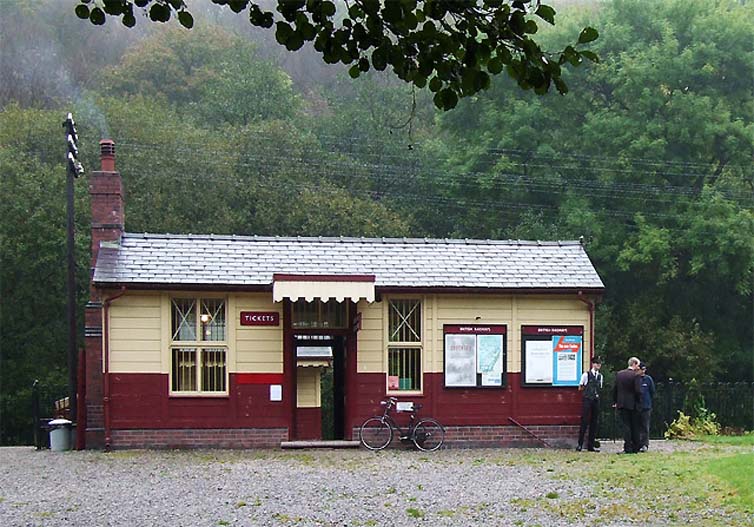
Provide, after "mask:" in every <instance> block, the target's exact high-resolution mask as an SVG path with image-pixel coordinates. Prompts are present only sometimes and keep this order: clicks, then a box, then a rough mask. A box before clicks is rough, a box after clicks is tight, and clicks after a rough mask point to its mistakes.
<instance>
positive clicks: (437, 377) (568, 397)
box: [346, 373, 581, 429]
mask: <svg viewBox="0 0 754 527" xmlns="http://www.w3.org/2000/svg"><path fill="white" fill-rule="evenodd" d="M443 382H444V381H443V374H442V373H427V374H424V383H425V386H424V395H421V396H405V397H398V399H399V400H405V401H416V402H419V403H421V404H423V405H424V407H423V408H422V410H421V412H420V415H426V416H431V417H435V418H436V419H437V420H438V421H440V422H441V423H442V424H443V425H447V426H453V425H455V426H463V425H466V426H470V425H477V426H482V425H511V424H512V423H511V422H510V421H509V419H508V418H509V417H512V418H514V419H515V420H516V421H518V422H519V423H521V424H523V425H572V424H578V423H579V417H580V415H581V394H579V392H578V390H577V389H576V388H524V387H522V386H521V374H518V373H509V374H507V383H506V386H505V387H503V388H484V389H482V388H476V389H464V388H462V389H459V388H445V387H444V386H443ZM355 385H356V391H357V393H356V394H355V397H354V399H355V401H356V404H355V411H354V412H353V414H352V421H351V423H350V425H351V426H350V427H348V426H347V427H346V429H350V428H352V427H358V426H359V424H360V423H361V422H362V421H363V420H364V419H365V418H366V417H368V416H370V415H375V414H379V413H382V409H381V407H380V401H382V400H384V399H385V398H386V397H387V395H386V391H385V374H383V373H360V374H358V375H357V380H356V383H355ZM403 417H404V418H405V419H407V416H403Z"/></svg>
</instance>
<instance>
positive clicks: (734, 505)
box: [570, 446, 754, 526]
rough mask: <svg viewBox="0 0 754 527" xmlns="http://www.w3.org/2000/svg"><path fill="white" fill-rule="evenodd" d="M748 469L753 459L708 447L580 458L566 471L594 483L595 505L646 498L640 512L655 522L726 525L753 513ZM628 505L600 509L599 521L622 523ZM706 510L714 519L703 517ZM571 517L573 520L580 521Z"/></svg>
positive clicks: (753, 474) (751, 476)
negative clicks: (622, 499)
mask: <svg viewBox="0 0 754 527" xmlns="http://www.w3.org/2000/svg"><path fill="white" fill-rule="evenodd" d="M752 467H754V454H751V453H742V454H737V455H735V454H734V455H731V452H730V451H722V450H720V449H719V448H716V447H715V446H711V447H709V448H701V449H698V450H695V451H693V452H674V453H650V454H642V455H636V456H615V457H605V456H597V457H595V458H591V459H589V458H585V459H584V462H583V463H582V464H581V465H579V464H574V465H572V466H571V467H570V470H576V471H577V472H578V474H579V476H580V477H582V478H585V479H587V480H591V481H592V482H593V483H594V484H595V486H596V487H597V490H596V494H597V495H599V496H600V497H599V498H598V500H597V501H598V502H607V501H610V500H612V501H613V502H615V499H616V496H620V495H625V496H652V500H646V501H645V502H644V503H645V508H646V511H645V512H647V513H648V514H649V515H650V516H652V517H653V518H656V519H657V520H658V521H660V522H665V523H675V522H681V523H689V524H699V525H720V526H723V525H726V526H727V525H739V524H740V525H746V524H747V523H744V522H745V520H744V519H745V518H750V514H751V512H752V511H754V502H753V500H752V485H754V483H752V481H754V469H753V468H752ZM614 505H615V503H614ZM632 506H633V503H632V500H631V499H627V501H626V502H625V507H615V506H612V507H605V508H604V510H603V512H602V513H601V516H600V517H601V518H602V519H603V520H608V519H612V520H616V521H618V520H622V519H627V517H625V518H624V517H623V516H622V514H626V515H627V514H628V511H630V509H631V507H632ZM621 510H623V511H624V512H622V513H621V512H620V511H621ZM710 510H714V511H716V517H713V518H709V517H708V516H709V511H710ZM571 512H573V513H574V514H573V516H574V518H573V519H577V518H578V517H579V516H580V514H579V513H578V511H571ZM748 524H750V520H749V523H748Z"/></svg>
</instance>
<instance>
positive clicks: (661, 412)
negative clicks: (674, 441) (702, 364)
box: [599, 381, 754, 439]
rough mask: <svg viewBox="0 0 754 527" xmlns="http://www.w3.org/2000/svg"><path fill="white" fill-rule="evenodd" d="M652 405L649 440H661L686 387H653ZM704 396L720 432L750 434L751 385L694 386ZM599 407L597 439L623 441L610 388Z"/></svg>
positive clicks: (753, 411) (680, 407)
mask: <svg viewBox="0 0 754 527" xmlns="http://www.w3.org/2000/svg"><path fill="white" fill-rule="evenodd" d="M656 388H657V391H656V393H655V397H654V401H653V405H652V421H651V424H650V437H652V438H653V439H662V438H663V437H664V435H665V431H666V430H667V429H668V426H669V425H670V423H672V422H673V421H674V420H675V419H676V417H678V412H679V411H682V410H683V406H684V401H685V399H686V392H687V391H688V385H687V384H686V383H682V382H674V381H670V382H665V383H660V382H658V383H656ZM698 391H699V393H701V394H702V395H703V396H704V401H705V404H706V407H707V410H709V411H710V412H713V413H714V414H715V416H716V417H717V422H718V423H719V424H720V425H721V426H722V427H724V428H726V427H727V428H734V429H743V430H754V383H751V382H735V383H730V382H715V383H705V384H699V385H698ZM602 393H603V396H602V401H601V405H600V410H601V415H600V434H599V435H600V436H601V437H604V438H611V439H612V438H621V437H623V435H622V431H621V425H620V416H617V415H616V412H615V409H613V408H612V404H613V401H612V386H605V388H604V389H603V391H602Z"/></svg>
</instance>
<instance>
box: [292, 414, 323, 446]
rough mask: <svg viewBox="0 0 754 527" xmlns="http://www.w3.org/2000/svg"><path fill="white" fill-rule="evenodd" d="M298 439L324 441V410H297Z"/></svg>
mask: <svg viewBox="0 0 754 527" xmlns="http://www.w3.org/2000/svg"><path fill="white" fill-rule="evenodd" d="M296 439H322V409H321V408H297V409H296Z"/></svg>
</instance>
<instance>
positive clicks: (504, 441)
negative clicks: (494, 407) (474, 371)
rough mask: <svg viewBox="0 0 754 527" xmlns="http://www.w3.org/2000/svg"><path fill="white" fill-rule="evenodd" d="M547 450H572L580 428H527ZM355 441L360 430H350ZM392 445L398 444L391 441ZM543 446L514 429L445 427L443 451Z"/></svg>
mask: <svg viewBox="0 0 754 527" xmlns="http://www.w3.org/2000/svg"><path fill="white" fill-rule="evenodd" d="M527 428H528V429H529V430H530V431H531V432H533V433H534V434H535V435H536V436H537V437H539V438H540V439H543V440H544V441H545V442H546V443H547V444H548V445H549V446H552V447H566V448H572V447H575V446H576V440H577V437H578V434H579V427H578V426H572V425H564V426H556V425H533V426H527ZM353 437H354V439H358V438H359V429H358V428H354V429H353ZM393 443H394V445H396V446H397V441H396V440H395V439H394V441H393ZM543 446H544V445H543V444H542V443H541V442H540V441H538V440H537V439H535V438H534V437H532V436H531V434H528V433H527V432H525V431H524V430H522V429H521V428H519V427H517V426H446V427H445V448H490V447H494V448H511V447H543Z"/></svg>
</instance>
